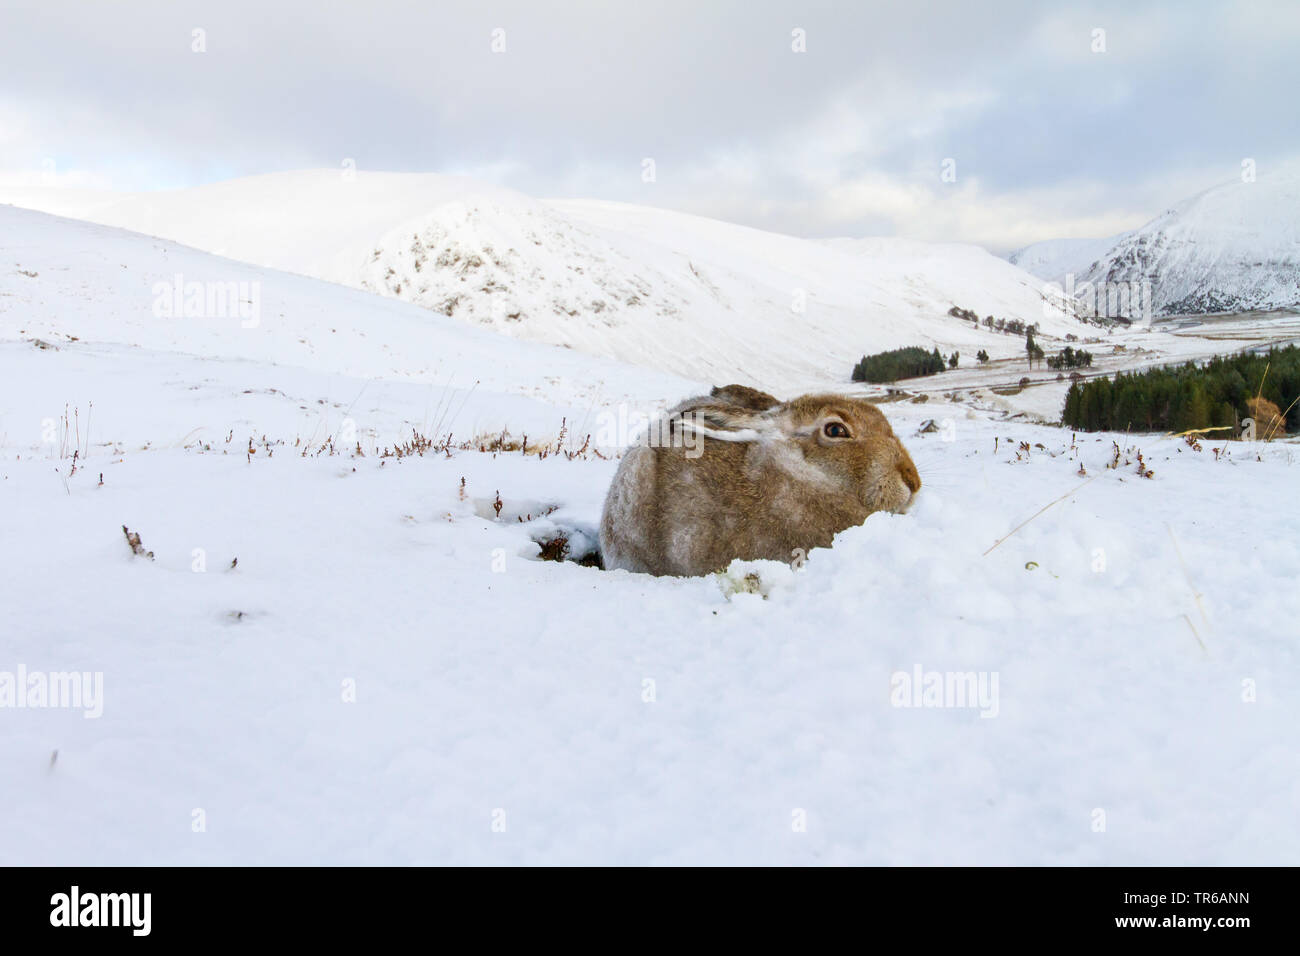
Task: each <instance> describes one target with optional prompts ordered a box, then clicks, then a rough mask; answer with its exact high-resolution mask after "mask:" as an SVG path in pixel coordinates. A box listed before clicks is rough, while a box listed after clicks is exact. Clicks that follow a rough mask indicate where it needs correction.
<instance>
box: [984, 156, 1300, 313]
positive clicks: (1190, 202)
mask: <svg viewBox="0 0 1300 956" xmlns="http://www.w3.org/2000/svg"><path fill="white" fill-rule="evenodd" d="M1009 259H1010V261H1011V262H1013V263H1015V264H1017V265H1019V266H1021V267H1022V268H1024V269H1026V270H1027V271H1029V272H1032V273H1034V274H1035V275H1037V276H1039V277H1040V278H1044V279H1051V280H1054V281H1061V282H1063V281H1064V279H1065V276H1066V275H1067V274H1069V273H1072V274H1073V275H1074V276H1075V284H1076V286H1077V285H1079V284H1081V283H1084V282H1088V283H1092V286H1093V287H1094V288H1103V287H1105V286H1106V285H1108V284H1109V285H1111V286H1115V285H1118V284H1120V283H1125V284H1131V283H1134V282H1143V281H1145V282H1147V283H1149V288H1150V291H1151V302H1152V312H1153V314H1155V315H1180V314H1199V313H1205V312H1237V311H1244V310H1248V309H1277V308H1285V307H1288V306H1295V305H1300V175H1297V174H1296V173H1295V172H1293V171H1287V172H1280V173H1277V174H1274V175H1270V176H1261V177H1260V178H1259V179H1257V180H1256V181H1254V182H1241V181H1236V180H1234V181H1233V182H1229V183H1224V184H1221V185H1218V186H1215V187H1213V188H1211V189H1207V190H1205V191H1204V192H1202V193H1198V194H1197V195H1195V196H1193V197H1191V198H1190V199H1186V200H1184V201H1182V202H1180V203H1178V204H1177V205H1176V206H1174V207H1173V208H1172V209H1169V210H1168V211H1166V212H1164V213H1162V214H1161V215H1159V216H1157V217H1156V218H1155V219H1153V220H1151V221H1150V222H1149V223H1147V224H1146V225H1145V226H1142V227H1141V228H1140V229H1135V230H1133V231H1132V232H1128V233H1124V234H1122V235H1119V236H1113V237H1111V238H1109V239H1056V240H1051V241H1048V242H1040V243H1035V244H1034V245H1031V246H1028V247H1026V248H1024V249H1021V250H1020V251H1018V252H1016V253H1013V254H1012V255H1011V256H1010V257H1009Z"/></svg>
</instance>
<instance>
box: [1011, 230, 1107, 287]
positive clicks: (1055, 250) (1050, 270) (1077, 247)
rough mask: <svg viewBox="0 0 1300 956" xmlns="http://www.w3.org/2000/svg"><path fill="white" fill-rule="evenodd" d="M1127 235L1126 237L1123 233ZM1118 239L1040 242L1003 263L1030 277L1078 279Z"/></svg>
mask: <svg viewBox="0 0 1300 956" xmlns="http://www.w3.org/2000/svg"><path fill="white" fill-rule="evenodd" d="M1124 235H1128V233H1124ZM1121 238H1122V237H1121V236H1108V237H1107V238H1105V239H1044V240H1043V241H1042V242H1035V243H1031V244H1030V245H1028V246H1025V247H1024V248H1023V249H1017V250H1016V251H1015V252H1013V253H1011V255H1009V256H1007V261H1008V262H1010V263H1011V264H1012V265H1016V266H1019V267H1020V268H1022V269H1024V270H1025V271H1026V272H1028V273H1029V274H1030V275H1035V276H1037V277H1038V278H1040V279H1044V280H1048V281H1052V282H1057V281H1060V279H1061V278H1062V277H1063V276H1065V275H1068V274H1070V273H1073V274H1074V275H1076V276H1081V275H1083V274H1084V273H1085V272H1087V271H1088V270H1089V269H1091V268H1092V264H1093V263H1094V262H1096V261H1097V260H1098V259H1100V258H1102V257H1103V256H1105V255H1106V253H1107V252H1109V251H1110V250H1111V249H1112V248H1113V247H1114V246H1115V244H1116V243H1117V242H1119V240H1120V239H1121Z"/></svg>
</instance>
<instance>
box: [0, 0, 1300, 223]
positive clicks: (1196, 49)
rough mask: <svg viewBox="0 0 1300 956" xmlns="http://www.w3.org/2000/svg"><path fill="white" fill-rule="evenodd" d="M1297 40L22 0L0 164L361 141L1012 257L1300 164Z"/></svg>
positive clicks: (107, 161) (528, 186)
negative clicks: (198, 33)
mask: <svg viewBox="0 0 1300 956" xmlns="http://www.w3.org/2000/svg"><path fill="white" fill-rule="evenodd" d="M796 27H797V28H799V29H802V30H804V31H806V36H807V51H806V52H804V53H796V52H795V51H794V50H793V49H792V48H791V31H792V30H793V29H795V28H796ZM498 29H499V30H503V31H504V34H503V35H501V36H503V37H504V43H505V50H504V52H493V38H494V32H493V31H495V30H498ZM1097 29H1103V30H1105V50H1104V52H1094V47H1095V43H1094V33H1093V31H1094V30H1097ZM195 30H202V31H204V32H203V34H202V36H203V38H204V42H205V52H202V53H196V52H194V50H193V46H194V35H195V34H194V31H195ZM1298 46H1300V8H1296V7H1295V5H1294V4H1289V3H1281V2H1278V3H1274V2H1268V3H1240V4H1234V5H1231V6H1227V5H1221V4H1213V3H1198V2H1157V3H1148V4H1143V5H1137V6H1135V5H1133V4H1131V3H1128V2H1100V3H1095V4H1092V5H1090V6H1089V7H1087V8H1083V9H1079V8H1068V9H1065V10H1061V9H1059V8H1056V7H1053V6H1051V5H1048V6H1043V5H1041V4H1037V3H1032V2H1028V0H1026V2H1007V3H1001V4H998V5H997V6H996V7H995V8H993V9H988V8H986V7H984V6H981V5H976V4H969V3H964V2H957V0H954V2H937V0H928V2H927V0H919V2H916V3H912V4H909V5H906V6H904V5H886V4H879V5H875V4H871V5H868V4H845V3H832V2H812V3H800V4H791V3H786V2H777V0H762V2H753V0H751V2H742V0H725V2H719V3H710V4H698V3H691V2H686V0H671V2H663V3H657V4H654V5H630V4H601V3H595V2H570V3H553V4H539V3H536V2H532V0H529V2H522V0H521V2H510V3H501V2H490V0H489V2H486V3H483V4H472V5H468V4H467V5H459V4H450V3H425V2H415V0H411V2H397V0H389V2H377V3H373V4H369V5H367V6H366V7H365V8H364V10H363V9H361V8H357V7H353V6H351V5H331V4H320V3H316V2H311V3H308V2H305V0H285V2H280V3H276V4H266V3H264V2H256V3H254V2H250V0H227V2H223V3H216V2H213V0H206V2H205V0H137V2H134V3H132V4H129V5H123V4H84V3H76V2H70V0H9V2H8V3H7V5H6V29H5V30H4V31H3V33H0V62H3V63H4V64H5V69H4V71H3V73H2V74H0V120H3V122H0V172H4V171H8V174H9V175H10V176H13V175H15V174H17V173H22V174H24V175H32V174H33V173H40V172H42V171H44V170H45V169H46V168H47V167H48V164H49V163H50V162H53V163H54V164H55V167H56V169H57V170H58V171H59V174H60V175H66V176H69V177H72V178H78V177H80V178H81V179H83V180H85V181H88V182H94V183H96V184H100V183H112V184H113V185H115V186H117V187H118V188H124V189H140V188H161V187H173V186H182V185H194V184H198V183H202V182H209V181H213V180H216V179H222V178H229V177H232V176H238V175H246V174H252V173H259V172H268V171H273V170H280V169H290V168H301V167H310V166H318V167H319V166H328V167H337V166H338V165H339V164H340V163H341V162H342V161H343V160H344V159H345V158H352V159H355V160H356V162H357V164H358V166H359V167H360V168H363V169H364V168H369V169H394V170H420V171H426V170H429V171H455V172H462V173H470V174H474V175H480V176H482V177H484V178H487V179H490V180H492V181H494V182H498V183H501V184H503V185H507V186H512V187H514V188H517V189H521V190H523V191H525V192H529V193H532V194H535V195H546V196H589V197H596V198H605V199H614V200H622V201H628V202H647V203H652V204H658V205H668V206H673V207H675V208H681V209H685V210H687V211H692V212H698V213H701V214H706V215H725V216H726V217H727V218H730V219H735V220H738V221H741V222H745V223H748V224H751V225H761V226H765V227H767V228H780V229H782V230H784V231H788V232H793V233H797V234H802V235H828V234H843V233H845V232H862V231H870V232H889V233H896V234H902V235H914V236H919V237H928V238H943V237H950V238H954V239H963V240H968V241H977V242H983V243H986V244H989V245H993V246H1006V245H1008V244H1013V243H1014V244H1021V243H1022V242H1027V241H1031V240H1032V239H1035V238H1047V237H1050V236H1053V235H1058V234H1063V235H1080V234H1084V232H1082V231H1084V230H1086V231H1088V233H1089V234H1097V231H1098V230H1100V231H1103V232H1105V231H1112V230H1115V229H1122V228H1129V227H1131V226H1132V225H1134V224H1135V223H1134V220H1135V219H1137V220H1143V219H1145V218H1149V217H1150V216H1153V215H1155V214H1157V213H1158V212H1160V211H1161V210H1162V209H1163V208H1164V207H1166V206H1167V205H1169V204H1171V203H1172V202H1174V201H1176V200H1178V199H1180V198H1183V196H1184V195H1187V194H1189V193H1190V192H1195V191H1196V190H1198V189H1200V188H1204V187H1206V186H1209V185H1211V184H1212V183H1213V182H1216V181H1219V180H1221V179H1223V178H1226V177H1227V176H1230V175H1232V174H1233V171H1234V170H1235V169H1236V168H1237V167H1238V165H1239V163H1240V160H1241V158H1243V157H1245V156H1251V157H1254V158H1256V159H1257V160H1258V161H1259V162H1260V164H1261V168H1267V166H1268V165H1269V164H1270V163H1273V162H1276V161H1280V160H1282V159H1284V158H1286V157H1291V156H1296V155H1300V126H1298V125H1297V124H1295V123H1293V122H1290V121H1289V118H1290V116H1291V114H1292V113H1293V112H1294V110H1293V107H1292V105H1291V104H1290V102H1289V95H1290V90H1291V88H1292V87H1293V86H1294V81H1293V75H1294V66H1293V53H1294V50H1295V49H1296V48H1297V47H1298ZM646 157H652V158H654V159H655V162H656V166H657V171H658V179H657V181H656V183H654V184H652V185H648V184H646V183H644V182H642V179H641V175H640V172H641V161H642V160H643V159H644V158H646ZM945 158H952V159H954V160H955V162H956V165H957V169H958V171H959V174H958V180H957V182H956V183H947V184H945V183H941V182H939V180H938V170H939V166H940V164H941V163H942V161H943V160H944V159H945ZM23 171H26V172H23ZM1175 190H1185V191H1184V192H1182V193H1178V192H1176V191H1175ZM1061 230H1065V231H1064V232H1061Z"/></svg>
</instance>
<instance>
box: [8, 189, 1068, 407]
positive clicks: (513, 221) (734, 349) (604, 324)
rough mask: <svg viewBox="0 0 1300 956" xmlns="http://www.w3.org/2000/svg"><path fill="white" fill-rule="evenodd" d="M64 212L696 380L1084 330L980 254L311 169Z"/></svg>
mask: <svg viewBox="0 0 1300 956" xmlns="http://www.w3.org/2000/svg"><path fill="white" fill-rule="evenodd" d="M0 199H8V200H10V201H13V202H16V203H19V204H23V203H27V204H31V205H34V206H43V207H45V208H57V209H58V210H59V211H61V212H63V213H65V214H75V215H80V216H83V217H84V218H88V219H90V220H92V221H96V222H101V223H107V224H110V225H116V226H120V227H122V228H125V229H131V230H133V231H136V232H141V233H144V234H146V235H154V236H161V237H164V238H168V239H172V240H175V241H177V242H183V243H185V244H187V245H191V246H194V247H195V248H199V249H204V250H206V251H209V252H214V253H217V254H220V255H224V256H228V257H231V258H234V259H239V260H242V261H245V262H249V263H253V264H256V265H261V266H268V267H271V268H275V269H282V270H286V271H290V272H297V273H301V274H304V275H309V276H315V277H319V278H324V279H327V280H329V281H332V282H338V283H341V284H344V285H349V286H353V287H356V288H361V289H367V290H370V291H374V292H378V293H380V294H382V295H385V296H389V297H392V298H397V299H402V300H404V301H408V302H412V303H415V304H417V305H420V306H422V307H424V308H426V309H429V310H431V311H434V312H437V313H441V314H443V315H446V316H450V317H453V318H456V319H460V320H463V321H465V322H468V323H473V324H477V325H482V326H486V327H488V328H491V329H493V330H495V331H498V332H504V333H506V334H509V335H512V336H515V337H518V338H524V339H530V340H533V341H538V342H544V343H548V344H553V345H564V346H567V347H570V348H574V349H579V350H581V351H584V352H587V353H588V354H591V355H596V356H601V357H604V358H609V359H615V360H619V361H623V362H627V363H632V364H638V365H643V366H648V367H650V368H654V369H658V370H661V371H665V372H669V373H672V374H679V375H683V376H686V377H688V378H692V379H699V380H715V381H716V380H721V379H727V380H735V379H743V380H747V381H751V382H754V383H755V384H759V385H762V386H766V387H769V388H773V389H777V390H781V389H786V390H789V389H794V388H798V387H803V386H806V385H810V384H813V383H820V382H826V381H839V380H842V379H843V378H844V377H845V376H846V375H847V373H848V369H849V368H850V367H851V365H852V363H853V362H854V361H856V359H857V358H858V357H860V356H861V355H862V354H863V353H865V352H872V351H879V350H882V349H886V348H894V347H898V346H902V345H913V344H921V345H925V346H927V347H930V346H938V347H939V348H940V349H941V350H942V351H944V352H948V351H950V350H952V349H959V350H962V351H963V352H965V351H971V352H973V351H975V350H977V349H979V348H986V349H987V350H988V351H989V352H990V353H991V354H993V355H995V356H997V355H999V354H1004V353H1005V354H1006V355H1012V354H1015V353H1016V352H1017V351H1018V349H1019V348H1020V343H1019V342H1018V341H1016V340H1014V339H1013V337H1010V336H1001V335H997V334H995V333H992V332H989V331H986V330H980V329H975V328H973V327H972V326H971V324H970V323H966V322H963V321H962V320H959V319H954V318H953V317H951V316H949V315H948V314H947V313H948V310H949V309H950V308H951V307H952V306H954V305H956V306H960V307H962V308H966V309H972V310H974V311H975V312H976V313H978V314H979V315H981V316H984V315H989V314H993V315H997V316H999V317H1005V318H1008V319H1011V318H1019V319H1021V320H1023V321H1026V322H1038V323H1040V325H1041V326H1042V329H1043V332H1044V333H1045V334H1047V335H1049V336H1052V335H1055V336H1064V334H1065V333H1066V332H1068V331H1071V330H1074V331H1078V323H1077V321H1076V320H1075V319H1074V318H1072V317H1067V315H1066V314H1065V313H1064V312H1063V311H1061V310H1060V309H1057V308H1054V307H1052V306H1051V305H1050V304H1048V303H1046V302H1045V299H1044V295H1043V292H1042V289H1041V285H1042V284H1041V283H1040V282H1038V281H1037V280H1036V279H1034V278H1033V277H1032V276H1030V275H1028V274H1027V273H1025V272H1023V271H1021V270H1018V269H1016V268H1014V267H1013V266H1009V265H1008V264H1007V263H1006V262H1004V261H1001V260H999V259H997V258H995V257H993V256H991V255H988V254H987V253H985V252H983V251H982V250H979V249H977V248H975V247H971V246H960V245H947V244H928V243H920V242H911V241H906V240H886V239H880V240H857V241H834V242H826V243H823V242H813V241H809V240H803V239H797V238H793V237H790V236H783V235H777V234H773V233H767V232H763V231H760V230H756V229H748V228H745V227H741V226H736V225H732V224H729V223H723V222H717V221H714V220H709V219H703V218H700V217H696V216H689V215H685V214H681V213H674V212H667V211H663V210H657V209H650V208H646V207H639V206H629V205H624V204H617V203H600V202H585V201H552V202H541V201H538V200H535V199H532V198H530V197H528V196H524V195H522V194H519V193H516V192H512V191H509V190H504V189H498V188H495V187H489V186H484V185H483V184H479V183H474V182H471V181H468V180H463V179H456V178H453V177H445V176H439V175H432V174H397V173H364V172H362V173H356V174H355V177H354V178H352V179H347V178H345V177H343V176H341V175H340V173H338V172H331V171H308V172H294V173H278V174H272V175H266V176H255V177H251V178H247V179H241V180H234V181H231V182H226V183H217V184H214V185H211V186H204V187H199V188H196V189H189V190H180V191H174V192H161V193H149V194H136V195H129V196H123V197H120V198H118V199H116V200H108V199H105V197H104V196H103V195H102V194H95V195H91V196H87V197H86V198H85V200H84V201H83V202H82V203H81V206H80V210H79V211H78V209H77V207H78V201H77V199H76V198H75V196H70V195H68V194H58V193H49V192H46V193H39V192H33V191H26V192H22V193H19V192H12V191H11V192H10V193H8V194H6V193H0Z"/></svg>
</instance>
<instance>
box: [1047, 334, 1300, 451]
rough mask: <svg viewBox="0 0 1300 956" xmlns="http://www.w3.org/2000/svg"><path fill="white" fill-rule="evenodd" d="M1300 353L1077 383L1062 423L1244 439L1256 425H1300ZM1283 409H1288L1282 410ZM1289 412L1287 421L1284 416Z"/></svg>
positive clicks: (1260, 431) (1260, 429) (1279, 428)
mask: <svg viewBox="0 0 1300 956" xmlns="http://www.w3.org/2000/svg"><path fill="white" fill-rule="evenodd" d="M1297 395H1300V348H1296V347H1295V346H1294V345H1288V346H1287V347H1286V348H1281V349H1279V348H1273V349H1270V350H1269V351H1268V352H1267V353H1265V354H1258V353H1242V354H1238V355H1220V356H1215V357H1214V358H1212V359H1210V360H1209V361H1208V362H1205V363H1204V364H1201V365H1198V364H1196V363H1195V362H1187V363H1185V364H1183V365H1165V366H1161V367H1159V368H1152V369H1147V370H1145V371H1142V372H1119V373H1117V374H1116V375H1115V376H1114V378H1113V379H1112V378H1094V379H1088V380H1087V381H1076V382H1074V383H1073V384H1072V385H1071V386H1070V391H1069V392H1068V393H1067V394H1066V397H1065V409H1064V411H1063V412H1062V415H1061V421H1062V424H1064V425H1066V426H1068V427H1070V428H1077V429H1079V430H1081V431H1127V430H1130V429H1132V430H1137V431H1173V432H1183V431H1188V430H1190V429H1197V428H1222V429H1224V432H1223V433H1224V434H1225V435H1227V434H1232V435H1236V434H1239V433H1240V431H1241V429H1242V423H1243V421H1244V420H1245V419H1247V418H1250V419H1255V420H1257V431H1256V434H1257V436H1258V437H1260V438H1263V437H1266V434H1268V433H1271V434H1273V435H1274V436H1276V434H1278V433H1281V432H1283V431H1284V430H1287V429H1294V428H1296V427H1297V426H1300V405H1296V404H1293V402H1294V400H1295V398H1296V396H1297ZM1283 409H1285V410H1286V411H1282V410H1283ZM1284 415H1285V419H1284V418H1283V417H1282V416H1284Z"/></svg>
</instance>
